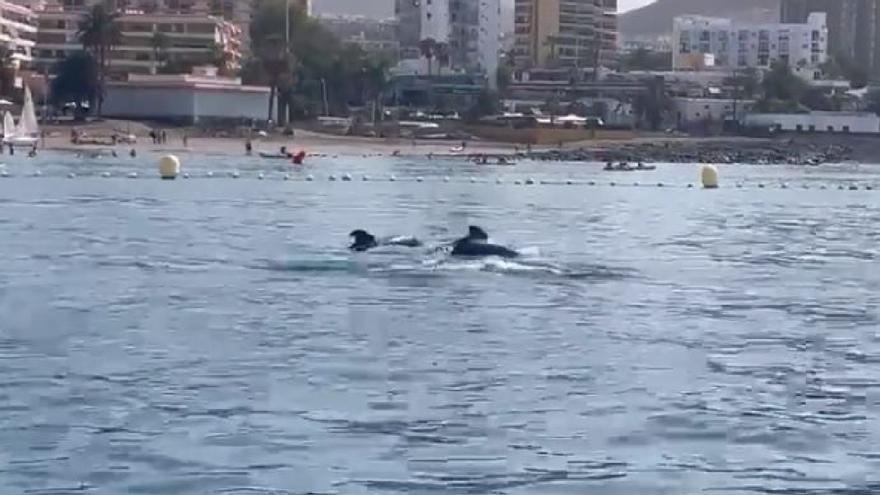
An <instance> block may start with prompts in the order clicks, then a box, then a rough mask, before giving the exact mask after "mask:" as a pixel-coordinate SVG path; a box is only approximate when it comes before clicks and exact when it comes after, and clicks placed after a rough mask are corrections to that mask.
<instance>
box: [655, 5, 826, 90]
mask: <svg viewBox="0 0 880 495" xmlns="http://www.w3.org/2000/svg"><path fill="white" fill-rule="evenodd" d="M826 17H827V16H826V14H824V13H821V12H814V13H812V14H810V16H809V18H808V19H807V22H806V23H805V24H779V23H776V24H753V23H741V22H735V21H733V20H731V19H724V18H717V17H704V16H693V15H689V16H682V17H676V18H675V20H674V21H673V35H672V42H673V50H672V68H673V70H677V71H701V70H725V71H731V70H736V69H740V70H741V69H746V68H756V69H769V68H770V67H771V66H772V65H773V63H774V62H776V61H781V62H785V63H786V64H788V66H789V67H791V68H792V71H794V72H795V73H796V74H797V75H799V76H800V77H801V78H803V79H805V80H814V79H820V78H821V77H822V71H821V70H820V66H821V65H822V64H823V63H825V62H826V61H827V59H828V26H827V22H826Z"/></svg>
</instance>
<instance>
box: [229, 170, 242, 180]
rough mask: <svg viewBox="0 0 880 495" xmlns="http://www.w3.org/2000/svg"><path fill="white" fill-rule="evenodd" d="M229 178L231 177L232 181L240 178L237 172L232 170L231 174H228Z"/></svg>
mask: <svg viewBox="0 0 880 495" xmlns="http://www.w3.org/2000/svg"><path fill="white" fill-rule="evenodd" d="M229 176H230V177H232V178H233V179H237V178H239V177H241V174H240V173H238V170H233V171H232V173H231V174H229Z"/></svg>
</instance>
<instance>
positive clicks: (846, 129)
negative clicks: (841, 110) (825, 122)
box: [843, 125, 849, 133]
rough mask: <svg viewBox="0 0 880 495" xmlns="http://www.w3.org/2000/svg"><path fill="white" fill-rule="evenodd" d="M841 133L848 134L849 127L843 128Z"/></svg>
mask: <svg viewBox="0 0 880 495" xmlns="http://www.w3.org/2000/svg"><path fill="white" fill-rule="evenodd" d="M843 132H846V133H848V132H849V126H848V125H845V126H843Z"/></svg>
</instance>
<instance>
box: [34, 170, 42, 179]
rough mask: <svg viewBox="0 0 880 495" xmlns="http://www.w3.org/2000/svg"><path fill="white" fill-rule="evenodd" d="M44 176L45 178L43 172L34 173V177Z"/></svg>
mask: <svg viewBox="0 0 880 495" xmlns="http://www.w3.org/2000/svg"><path fill="white" fill-rule="evenodd" d="M42 176H43V172H40V171H39V170H37V171H36V172H34V177H42Z"/></svg>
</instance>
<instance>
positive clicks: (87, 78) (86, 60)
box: [51, 52, 101, 118]
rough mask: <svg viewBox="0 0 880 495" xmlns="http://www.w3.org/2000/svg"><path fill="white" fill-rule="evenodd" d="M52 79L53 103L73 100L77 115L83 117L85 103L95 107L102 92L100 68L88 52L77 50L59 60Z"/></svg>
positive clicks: (60, 104)
mask: <svg viewBox="0 0 880 495" xmlns="http://www.w3.org/2000/svg"><path fill="white" fill-rule="evenodd" d="M53 72H54V73H55V78H54V79H52V87H51V89H52V91H51V95H52V104H54V105H55V106H56V107H57V106H63V105H66V104H67V103H69V102H73V103H74V104H75V105H76V115H77V117H78V118H81V117H82V116H83V115H84V114H85V112H84V111H83V103H84V102H88V103H89V107H90V108H94V104H95V102H96V101H97V100H98V98H99V95H100V93H101V83H100V76H99V73H100V70H99V67H98V63H97V62H96V61H95V58H94V57H93V56H92V55H91V54H90V53H88V52H76V53H73V54H71V55H69V56H68V57H67V58H65V59H63V60H61V61H59V62H58V63H57V64H56V65H55V67H54V69H53Z"/></svg>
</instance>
